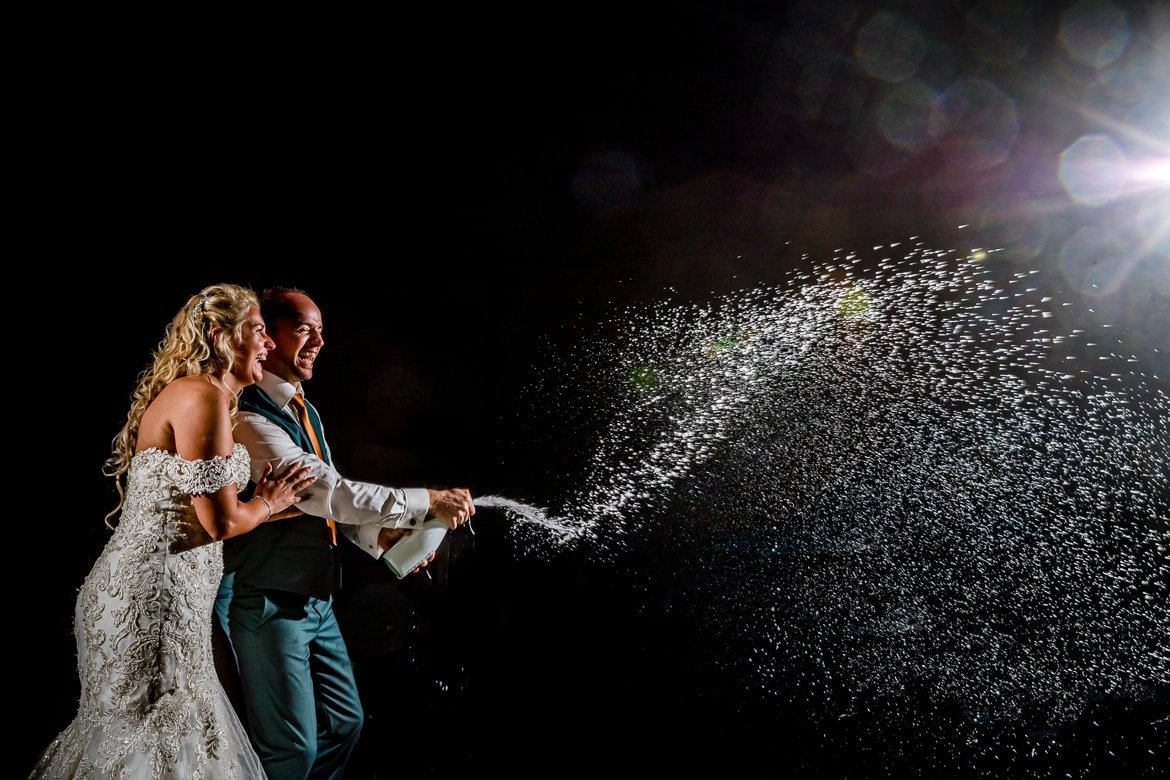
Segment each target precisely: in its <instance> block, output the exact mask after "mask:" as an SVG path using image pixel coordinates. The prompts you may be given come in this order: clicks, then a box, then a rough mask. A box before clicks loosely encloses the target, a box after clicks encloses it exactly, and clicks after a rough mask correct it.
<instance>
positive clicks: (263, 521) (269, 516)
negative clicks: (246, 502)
mask: <svg viewBox="0 0 1170 780" xmlns="http://www.w3.org/2000/svg"><path fill="white" fill-rule="evenodd" d="M256 498H258V499H260V500H261V501H263V502H264V506H266V507H268V514H267V515H266V516H265V517H264V519H263V520H261V521H260V522H261V523H267V522H268V521H269V520H271V519H272V502H271V501H269V500H268V499H267V498H265V497H264V496H256Z"/></svg>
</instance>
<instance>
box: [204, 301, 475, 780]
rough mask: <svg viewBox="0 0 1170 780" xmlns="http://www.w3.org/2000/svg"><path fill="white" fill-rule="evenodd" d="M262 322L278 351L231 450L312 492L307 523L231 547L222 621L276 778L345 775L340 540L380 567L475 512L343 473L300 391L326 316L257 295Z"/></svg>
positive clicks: (459, 496) (347, 717) (256, 737)
mask: <svg viewBox="0 0 1170 780" xmlns="http://www.w3.org/2000/svg"><path fill="white" fill-rule="evenodd" d="M260 311H261V314H262V315H263V317H264V321H265V323H266V324H267V327H268V329H269V336H270V337H271V339H272V341H273V342H274V343H275V345H276V348H275V349H271V350H269V351H268V357H267V358H266V359H265V360H264V362H263V367H264V376H263V378H262V379H261V380H260V382H259V383H257V384H256V385H253V386H251V387H249V388H247V389H248V390H249V391H251V392H246V393H244V394H242V395H241V396H240V415H239V420H238V422H237V424H236V428H235V439H236V441H238V442H241V443H243V444H244V445H245V446H246V447H247V448H248V452H249V454H250V455H251V457H252V473H253V476H254V477H255V476H258V475H259V474H260V473H261V471H262V470H263V469H264V466H265V464H266V463H272V464H274V466H275V467H276V468H277V469H278V470H279V469H281V468H283V467H285V466H288V465H289V464H292V463H297V464H302V463H305V464H311V465H312V466H313V473H314V474H315V475H316V476H317V481H316V482H315V483H314V485H313V486H312V487H311V489H310V490H308V491H306V492H305V494H304V498H303V500H302V501H301V502H300V503H299V504H298V505H297V506H298V509H300V510H302V511H303V512H304V513H305V516H304V517H302V518H296V519H291V520H283V521H281V522H279V523H270V524H267V525H263V526H261V527H259V528H257V529H256V530H255V531H253V532H252V533H250V534H246V535H244V536H241V537H239V538H238V539H232V540H228V541H227V542H225V544H224V577H223V581H222V582H221V584H220V590H219V596H218V598H217V600H216V606H215V610H216V615H217V617H218V618H219V621H220V624H221V625H222V626H223V628H224V631H225V632H226V634H227V637H228V639H229V640H230V643H231V647H232V650H233V651H234V655H235V660H236V664H237V667H238V670H239V677H240V693H241V695H242V698H243V701H244V708H245V713H246V715H247V717H246V719H245V720H246V722H247V726H248V731H249V734H250V736H251V738H252V742H253V744H254V745H255V747H256V752H257V753H258V754H259V755H260V760H261V762H262V763H263V764H264V770H265V772H266V773H267V774H268V777H269V778H270V780H285V778H289V779H290V780H291V779H292V778H297V780H303V779H304V778H340V777H341V776H342V775H343V773H344V770H345V766H346V763H347V762H348V761H349V758H350V756H351V755H352V753H353V750H354V747H355V746H356V745H357V739H358V736H359V734H360V732H361V727H362V724H363V720H364V717H365V715H364V711H363V709H362V704H361V700H360V698H359V696H358V690H357V684H356V682H355V680H354V674H353V668H352V666H351V664H350V659H349V654H348V651H347V649H346V646H345V641H344V639H343V638H342V636H341V631H340V629H339V628H338V624H337V618H336V617H335V615H334V612H333V599H332V594H333V590H334V587H335V585H336V584H337V582H338V581H339V578H340V565H341V562H340V558H339V555H338V549H337V544H338V540H339V537H340V536H345V537H346V538H347V539H349V540H350V541H351V542H353V543H354V544H356V545H357V546H358V547H360V548H361V549H363V550H365V551H366V552H367V553H368V554H369V555H371V556H372V557H374V558H377V557H380V556H381V555H382V553H383V552H384V551H385V550H387V549H389V547H390V546H391V545H392V544H393V542H394V541H396V540H397V539H398V538H400V537H401V536H403V535H405V534H406V533H408V532H410V530H412V529H415V528H418V527H419V526H421V524H422V522H423V520H424V519H426V518H438V519H440V520H442V521H443V522H444V523H446V524H447V526H448V527H449V528H455V527H457V526H459V525H460V524H461V523H464V522H466V521H467V520H468V518H469V517H470V516H471V515H473V514H474V513H475V506H474V504H473V503H472V499H471V494H470V492H469V491H468V490H466V489H464V488H457V489H451V490H433V489H430V488H405V489H404V488H395V487H388V486H385V485H377V484H373V483H369V482H357V481H354V480H349V479H346V478H345V477H343V476H342V475H341V474H340V473H338V471H337V469H336V468H335V467H334V466H333V465H332V463H331V457H330V453H329V447H328V444H327V443H326V441H325V435H324V429H323V426H322V425H321V418H320V417H319V416H318V414H317V410H316V409H315V408H314V407H313V406H312V405H311V404H309V403H308V402H307V401H305V400H304V392H303V390H304V388H303V386H302V383H303V382H304V381H305V380H307V379H310V378H311V377H312V376H313V367H314V364H315V362H316V360H317V356H318V354H319V353H320V351H321V348H322V347H323V346H324V344H325V340H324V338H323V337H322V335H321V331H322V327H323V322H322V317H321V310H320V309H319V308H318V307H317V305H316V304H315V303H314V302H313V300H312V299H311V298H310V297H309V296H308V295H306V294H305V293H304V292H303V291H301V290H297V289H291V288H274V289H269V290H265V291H264V292H263V293H261V295H260Z"/></svg>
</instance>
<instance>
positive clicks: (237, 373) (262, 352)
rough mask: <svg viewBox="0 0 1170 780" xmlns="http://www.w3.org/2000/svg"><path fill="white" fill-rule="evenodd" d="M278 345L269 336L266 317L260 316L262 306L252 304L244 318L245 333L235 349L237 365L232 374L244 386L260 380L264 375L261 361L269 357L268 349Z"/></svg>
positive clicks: (233, 367)
mask: <svg viewBox="0 0 1170 780" xmlns="http://www.w3.org/2000/svg"><path fill="white" fill-rule="evenodd" d="M275 348H276V345H275V344H274V343H273V342H272V339H270V338H269V337H268V331H267V330H266V329H265V327H264V319H263V318H262V317H261V316H260V308H259V307H258V306H252V307H251V308H250V309H248V316H247V317H246V318H245V319H244V327H243V335H242V337H241V339H240V343H239V344H238V345H237V346H236V350H235V358H236V360H235V365H234V366H232V376H233V377H234V378H235V380H236V382H237V383H238V384H239V385H240V386H241V387H242V386H244V385H250V384H252V383H254V382H259V381H260V378H261V377H263V376H264V369H263V368H262V367H261V365H260V364H261V362H263V360H264V359H265V358H266V357H268V351H269V350H270V349H275Z"/></svg>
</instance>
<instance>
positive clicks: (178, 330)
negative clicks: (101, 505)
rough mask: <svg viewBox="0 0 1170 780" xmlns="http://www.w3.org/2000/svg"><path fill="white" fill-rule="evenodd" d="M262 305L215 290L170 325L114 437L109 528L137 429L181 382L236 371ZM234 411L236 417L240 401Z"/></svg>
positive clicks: (228, 288) (224, 287)
mask: <svg viewBox="0 0 1170 780" xmlns="http://www.w3.org/2000/svg"><path fill="white" fill-rule="evenodd" d="M258 305H259V301H258V300H257V298H256V293H255V292H253V291H252V290H251V289H249V288H247V287H242V286H240V285H236V284H213V285H211V286H209V287H205V288H203V289H202V290H201V291H199V292H198V293H196V294H195V295H192V296H191V297H190V298H188V299H187V302H186V303H185V304H184V305H183V308H181V309H179V312H178V314H176V315H175V316H174V318H173V319H172V320H171V321H170V323H169V324H168V325H167V328H166V332H165V334H164V335H163V338H162V341H160V342H159V344H158V347H157V348H156V349H155V351H154V355H153V359H152V361H151V363H150V365H149V366H147V367H146V369H144V370H143V371H142V373H140V374H139V375H138V384H137V385H136V386H135V388H134V392H133V393H131V394H130V411H129V413H128V414H127V415H126V424H125V425H123V426H122V430H120V431H118V435H117V436H115V437H114V440H113V452H112V454H111V455H110V457H109V458H108V459H107V460H106V462H105V467H104V468H103V472H104V473H105V474H106V476H110V477H113V478H114V481H115V484H116V486H117V488H118V504H117V506H115V507H114V508H113V509H112V510H111V511H110V513H109V514H107V515H106V518H105V520H106V525H107V526H110V527H111V528H112V527H113V526H112V525H111V523H110V518H112V517H113V516H114V515H116V514H117V513H118V511H119V510H121V508H122V505H123V504H124V503H125V501H126V472H127V471H129V469H130V461H131V460H132V459H133V457H134V450H135V448H136V447H137V445H138V429H139V426H140V425H141V423H142V415H143V414H145V413H146V408H147V407H148V406H150V404H151V402H152V401H154V399H155V398H156V397H157V396H158V394H159V393H160V392H162V389H163V388H164V387H166V386H167V385H168V384H170V383H171V382H173V381H175V380H176V379H178V378H179V377H183V376H198V375H202V374H215V375H220V374H223V373H226V372H228V371H231V369H232V366H233V365H234V363H235V347H236V346H238V345H239V344H241V343H243V341H244V331H245V329H246V323H247V317H248V311H249V309H250V308H251V307H252V306H258ZM229 409H230V411H231V413H232V415H233V416H234V415H235V413H236V409H237V402H236V399H235V398H232V399H231V402H230V406H229Z"/></svg>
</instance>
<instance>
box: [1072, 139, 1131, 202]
mask: <svg viewBox="0 0 1170 780" xmlns="http://www.w3.org/2000/svg"><path fill="white" fill-rule="evenodd" d="M1059 176H1060V183H1061V185H1063V186H1064V189H1065V191H1066V192H1067V193H1068V194H1069V195H1070V196H1071V197H1072V198H1073V199H1074V200H1078V201H1080V202H1081V203H1085V204H1087V205H1089V206H1102V205H1104V204H1106V203H1108V202H1109V201H1111V200H1113V199H1115V198H1117V197H1119V196H1121V195H1122V194H1124V193H1125V191H1126V189H1127V186H1128V179H1129V162H1128V160H1127V159H1126V157H1125V152H1124V151H1122V149H1121V147H1119V146H1118V145H1117V144H1116V143H1115V142H1114V141H1113V139H1112V138H1110V137H1109V136H1105V135H1086V136H1082V137H1081V138H1079V139H1077V140H1076V142H1075V143H1073V145H1072V146H1070V147H1068V148H1067V149H1065V150H1064V152H1062V153H1061V155H1060V166H1059Z"/></svg>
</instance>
